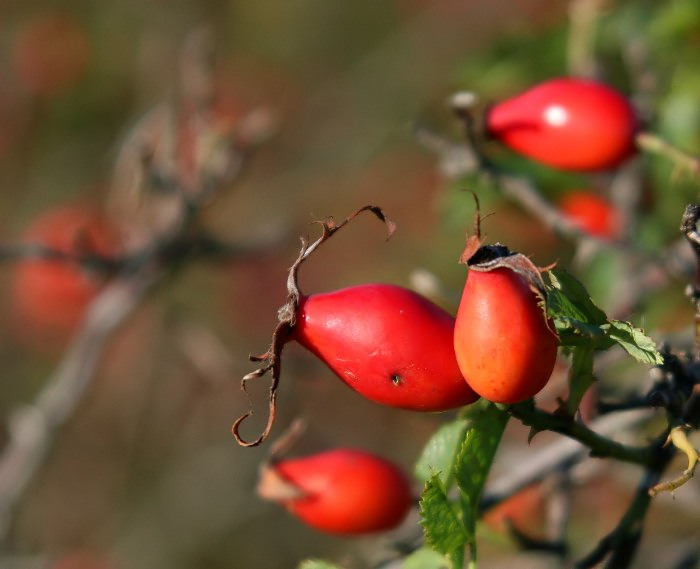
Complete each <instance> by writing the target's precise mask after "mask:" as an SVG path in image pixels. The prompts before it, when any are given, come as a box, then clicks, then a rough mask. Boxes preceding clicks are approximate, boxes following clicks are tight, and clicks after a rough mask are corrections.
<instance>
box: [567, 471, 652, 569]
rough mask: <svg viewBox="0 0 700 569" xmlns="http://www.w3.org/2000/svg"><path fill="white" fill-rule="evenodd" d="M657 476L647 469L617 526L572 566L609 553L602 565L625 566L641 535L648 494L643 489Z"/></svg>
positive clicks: (584, 567) (579, 567)
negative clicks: (604, 563)
mask: <svg viewBox="0 0 700 569" xmlns="http://www.w3.org/2000/svg"><path fill="white" fill-rule="evenodd" d="M658 479H659V473H658V472H653V471H647V473H646V474H645V475H644V477H643V479H642V482H641V483H640V484H639V486H638V487H637V492H636V493H635V497H634V500H633V501H632V503H631V504H630V506H629V507H628V509H627V512H625V515H624V516H623V517H622V519H621V520H620V523H619V524H618V525H617V527H616V528H615V529H614V530H613V531H612V532H610V533H609V534H608V535H606V536H605V537H604V538H603V539H601V540H600V542H598V544H597V545H596V547H595V548H594V549H593V551H591V552H590V553H589V554H588V555H587V556H586V557H584V558H583V559H581V560H580V561H578V562H577V563H576V565H575V569H590V568H591V567H596V566H597V565H598V564H600V563H602V562H603V560H604V559H605V558H606V557H608V555H609V556H610V557H609V559H608V563H607V564H606V567H608V568H609V569H624V568H626V567H629V564H630V563H631V561H632V557H633V556H634V554H635V552H636V549H637V545H638V543H639V540H640V538H641V536H642V529H643V521H644V517H645V516H646V513H647V510H648V508H649V504H650V502H651V498H650V497H649V493H648V492H647V489H648V488H649V486H652V485H653V484H655V483H656V482H657V481H658Z"/></svg>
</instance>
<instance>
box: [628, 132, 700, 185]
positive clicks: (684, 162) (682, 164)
mask: <svg viewBox="0 0 700 569" xmlns="http://www.w3.org/2000/svg"><path fill="white" fill-rule="evenodd" d="M635 142H636V144H637V146H638V147H639V148H641V149H642V150H644V151H646V152H649V153H651V154H657V155H659V156H663V157H664V158H667V159H668V160H670V161H671V162H672V163H673V165H674V166H675V167H676V168H677V169H678V170H684V171H686V172H688V173H690V174H692V175H693V176H698V175H700V158H698V157H697V156H694V155H692V154H689V153H687V152H685V151H683V150H681V149H680V148H676V147H675V146H673V145H672V144H671V143H669V142H667V141H665V140H663V139H662V138H659V137H658V136H656V135H655V134H652V133H650V132H640V133H639V134H638V135H637V137H636V138H635Z"/></svg>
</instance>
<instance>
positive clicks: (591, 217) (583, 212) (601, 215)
mask: <svg viewBox="0 0 700 569" xmlns="http://www.w3.org/2000/svg"><path fill="white" fill-rule="evenodd" d="M559 209H560V210H561V212H562V213H563V214H564V215H565V216H566V217H567V218H568V219H569V220H571V221H572V222H573V223H574V224H575V225H577V226H578V227H580V228H581V229H583V230H584V231H586V232H588V233H590V234H591V235H595V236H597V237H602V238H603V239H615V238H617V237H618V236H619V235H620V232H621V219H620V214H619V212H618V211H617V209H616V208H615V206H614V205H613V204H612V203H610V202H609V201H607V200H606V199H605V198H602V197H600V196H599V195H597V194H594V193H592V192H589V191H586V190H579V191H573V192H569V193H567V194H566V195H565V196H564V197H563V198H562V199H561V200H560V201H559Z"/></svg>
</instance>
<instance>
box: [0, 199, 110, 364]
mask: <svg viewBox="0 0 700 569" xmlns="http://www.w3.org/2000/svg"><path fill="white" fill-rule="evenodd" d="M23 241H24V242H25V243H38V244H43V245H45V246H47V247H49V248H52V249H56V250H58V251H61V252H64V253H76V254H80V253H81V249H82V248H83V247H84V248H88V251H90V253H91V254H97V255H104V256H110V255H114V254H116V253H117V252H118V251H119V250H120V247H119V236H118V234H117V231H116V229H114V228H113V227H112V226H111V224H110V223H109V222H108V220H107V219H105V218H104V216H102V215H101V214H100V213H98V212H97V211H96V210H95V209H93V208H92V207H90V206H86V205H84V204H71V205H66V206H63V207H60V208H58V209H55V210H51V211H49V212H46V213H45V214H43V215H41V216H40V217H38V218H37V219H36V220H35V221H34V222H33V223H32V224H31V225H30V226H29V227H28V228H27V230H26V232H25V235H24V238H23ZM101 285H102V282H101V278H100V275H99V274H93V273H90V272H89V270H88V269H86V268H83V267H81V266H80V265H79V264H77V263H74V262H71V261H69V260H53V259H28V260H23V261H20V262H18V263H17V265H16V267H15V272H14V279H13V282H12V284H11V291H10V293H11V300H12V313H13V314H12V315H13V319H14V327H15V329H16V331H17V335H18V337H19V339H20V340H21V341H23V342H24V343H26V344H29V345H31V346H32V347H36V348H45V349H49V350H51V349H53V348H58V347H60V345H61V344H62V343H63V342H64V341H65V340H66V338H67V336H70V335H71V334H72V333H73V332H74V331H75V329H76V328H77V326H78V325H79V323H80V322H81V320H82V318H83V315H84V313H85V309H86V308H87V306H88V304H89V303H90V301H91V300H92V299H93V298H94V296H95V295H96V294H97V293H98V292H99V290H100V287H101Z"/></svg>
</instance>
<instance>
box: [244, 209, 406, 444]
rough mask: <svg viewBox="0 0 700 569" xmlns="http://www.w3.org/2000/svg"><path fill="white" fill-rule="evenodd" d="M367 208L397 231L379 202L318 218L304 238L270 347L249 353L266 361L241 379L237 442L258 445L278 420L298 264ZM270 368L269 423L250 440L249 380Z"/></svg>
mask: <svg viewBox="0 0 700 569" xmlns="http://www.w3.org/2000/svg"><path fill="white" fill-rule="evenodd" d="M365 211H367V212H370V213H372V214H374V215H375V216H376V217H377V218H378V219H379V220H380V221H382V222H384V225H385V226H386V230H387V239H389V238H390V237H391V236H392V235H393V234H394V232H395V231H396V224H395V223H394V222H393V221H392V220H391V219H389V217H388V216H387V215H386V214H385V213H384V211H383V210H382V209H381V208H379V207H377V206H374V205H366V206H364V207H361V208H360V209H358V210H357V211H355V212H353V213H352V214H351V215H349V216H348V217H346V218H345V219H344V220H343V221H341V222H340V223H336V222H335V220H334V219H333V218H328V219H325V220H323V221H317V222H315V223H318V224H319V225H320V226H321V236H320V237H318V238H317V239H316V240H315V241H314V242H313V243H309V242H308V241H307V240H306V239H303V238H302V239H301V248H300V250H299V255H298V256H297V258H296V260H295V261H294V263H293V264H292V266H291V268H290V269H289V274H288V275H287V300H286V301H285V303H284V304H283V305H282V306H281V307H280V308H279V309H278V310H277V326H276V327H275V330H274V332H273V333H272V342H271V344H270V348H269V349H268V350H267V351H266V352H265V353H264V354H262V355H260V356H249V359H250V360H251V361H254V362H262V363H264V365H262V366H261V367H259V368H258V369H256V370H254V371H252V372H250V373H248V374H246V375H245V376H244V377H243V379H242V380H241V390H242V391H243V392H244V393H245V394H246V397H247V398H248V411H247V412H246V413H244V414H243V415H241V416H240V417H238V419H236V420H235V421H234V423H233V425H232V426H231V433H232V434H233V437H234V438H235V439H236V442H238V444H240V445H241V446H244V447H253V446H258V445H259V444H260V443H262V442H263V441H265V439H267V437H268V436H269V435H270V431H271V430H272V426H273V424H274V421H275V415H276V411H277V388H278V387H279V379H280V375H281V369H282V350H283V349H284V346H285V344H286V343H287V342H288V341H289V338H290V336H291V334H292V331H293V329H294V326H295V324H296V316H297V311H298V309H299V301H300V299H301V290H300V288H299V282H298V273H299V267H300V266H301V265H302V263H303V262H304V261H305V260H306V259H308V258H309V257H310V256H311V255H312V254H313V252H314V251H316V249H317V248H318V247H319V246H320V245H321V244H323V243H325V242H326V241H328V239H330V238H331V237H332V236H333V235H334V234H335V233H336V232H337V231H338V230H340V229H342V228H343V227H345V226H346V225H347V224H348V223H349V222H351V221H352V220H353V219H355V218H356V217H357V216H358V215H360V214H361V213H363V212H365ZM268 372H271V375H272V381H271V383H270V389H269V395H268V418H267V423H266V425H265V428H264V429H263V431H262V433H261V434H260V435H259V436H258V437H257V438H256V439H254V440H252V441H247V440H245V439H244V438H243V437H242V436H241V434H240V427H241V424H242V423H243V422H244V421H245V420H246V419H247V418H248V417H250V416H251V415H252V414H253V403H252V400H251V398H250V395H249V394H248V389H247V384H248V381H250V380H253V379H258V378H260V377H263V376H264V375H266V374H267V373H268Z"/></svg>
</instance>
